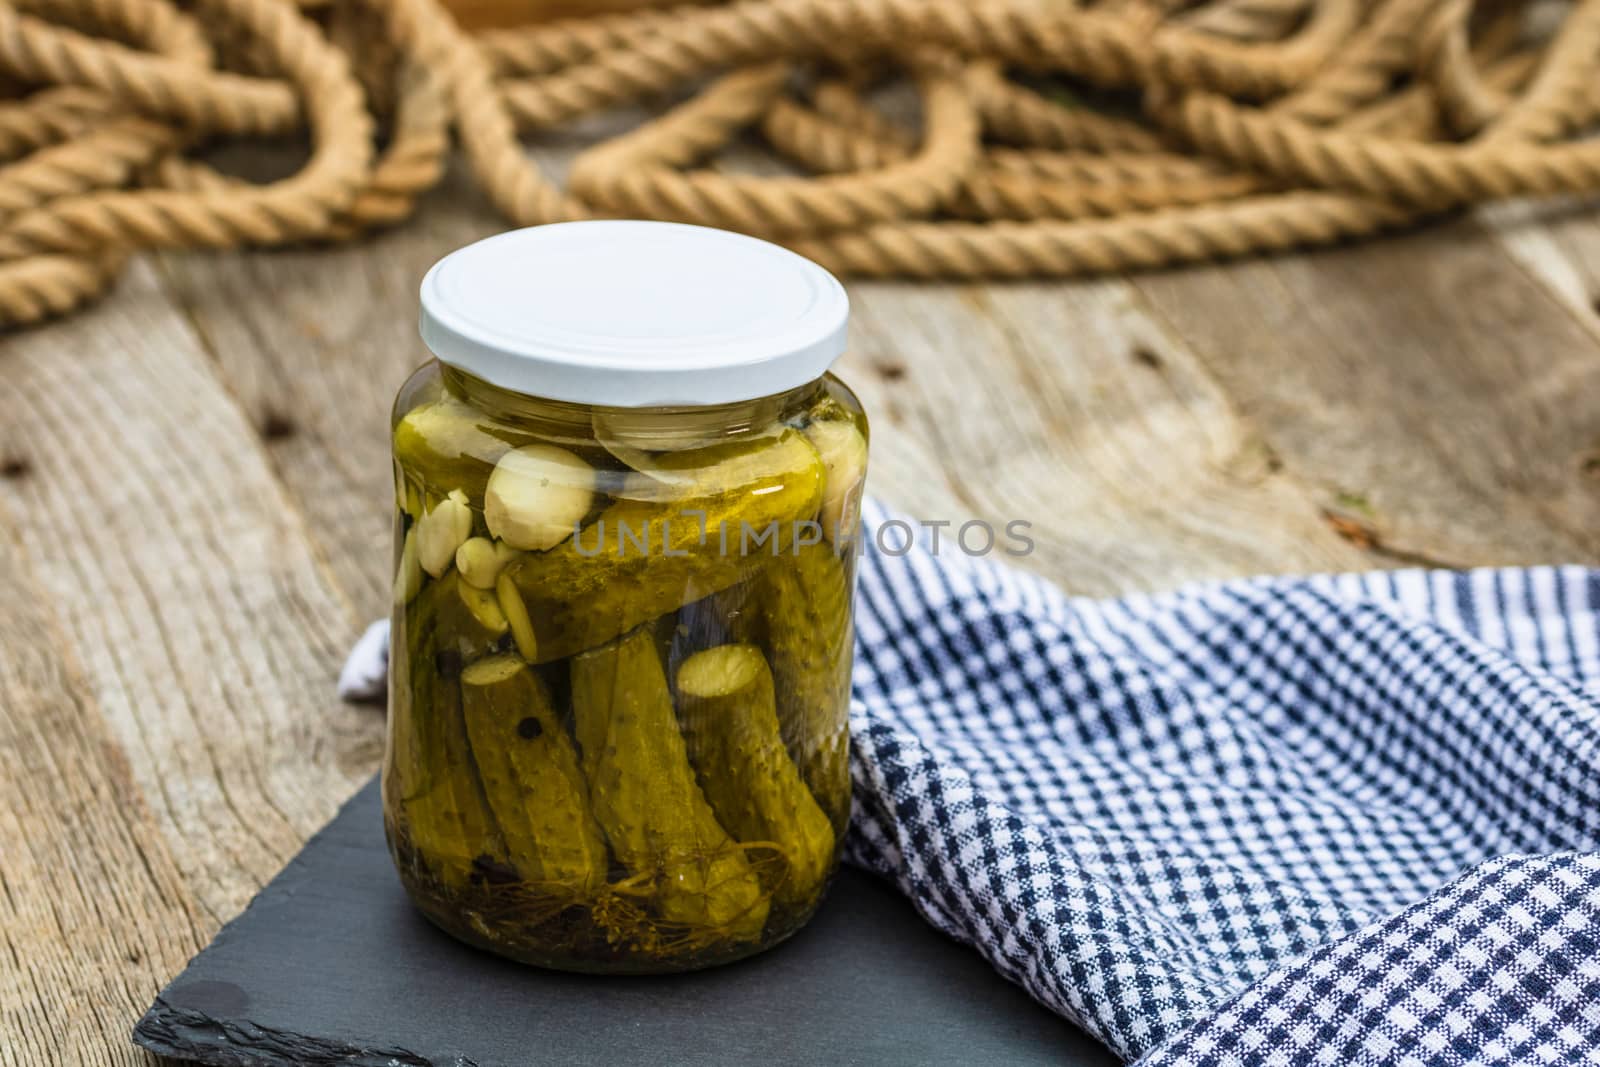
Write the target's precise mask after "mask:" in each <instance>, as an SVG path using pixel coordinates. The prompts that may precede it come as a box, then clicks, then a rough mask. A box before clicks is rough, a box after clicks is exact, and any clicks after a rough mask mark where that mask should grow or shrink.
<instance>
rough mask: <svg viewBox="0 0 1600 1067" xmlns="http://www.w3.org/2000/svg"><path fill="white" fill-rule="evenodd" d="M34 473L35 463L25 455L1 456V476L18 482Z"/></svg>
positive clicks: (9, 480)
mask: <svg viewBox="0 0 1600 1067" xmlns="http://www.w3.org/2000/svg"><path fill="white" fill-rule="evenodd" d="M32 473H33V464H32V463H30V462H29V461H28V460H27V459H26V458H24V457H23V456H6V457H4V458H0V478H4V479H5V480H6V481H8V482H18V481H21V480H22V479H24V478H26V477H27V476H28V475H30V474H32Z"/></svg>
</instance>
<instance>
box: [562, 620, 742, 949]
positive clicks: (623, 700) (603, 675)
mask: <svg viewBox="0 0 1600 1067" xmlns="http://www.w3.org/2000/svg"><path fill="white" fill-rule="evenodd" d="M572 707H573V717H574V723H575V732H576V734H577V739H578V745H579V747H580V748H581V749H582V765H583V770H584V777H585V778H586V779H587V780H588V782H589V801H590V805H591V807H592V808H593V810H594V814H595V818H596V820H597V821H598V822H599V824H600V828H601V829H602V830H604V831H605V834H606V837H607V839H608V840H609V841H610V842H611V848H612V851H613V852H614V853H615V854H616V857H617V859H618V860H619V861H620V862H621V863H622V865H623V866H624V867H625V868H627V870H628V871H629V872H630V874H631V875H633V876H634V877H635V878H637V879H641V880H642V881H643V883H644V885H645V886H646V887H647V888H649V889H650V890H652V891H653V894H654V902H655V907H656V910H657V912H658V913H659V914H660V916H661V918H662V919H663V920H665V921H666V922H669V923H674V924H681V925H683V926H686V927H689V928H690V932H689V938H688V939H687V940H688V941H689V943H690V944H705V945H709V944H713V943H716V942H727V941H732V942H740V941H753V940H755V939H757V938H759V937H760V936H761V929H762V927H763V926H764V925H765V924H766V920H767V911H768V906H769V902H768V899H767V897H766V896H765V895H764V894H763V893H762V890H761V883H760V881H759V879H758V878H757V877H756V873H755V871H754V870H753V869H752V868H751V866H750V862H749V860H748V859H747V858H746V857H745V851H744V850H743V849H742V848H741V847H740V846H739V844H738V843H737V842H735V841H734V840H733V838H731V837H729V836H728V833H727V831H726V830H724V829H723V828H722V826H721V824H719V823H718V822H717V819H716V816H715V815H714V814H713V813H712V811H711V807H710V805H709V804H708V803H707V802H706V798H705V795H704V794H703V793H702V792H701V791H700V786H699V785H698V784H697V783H696V782H695V777H694V770H693V769H692V768H691V767H690V766H689V755H688V752H687V750H686V749H685V747H684V743H683V735H682V733H681V732H680V731H679V729H678V721H677V717H676V715H675V713H674V711H673V707H672V694H671V692H670V691H669V690H668V688H667V679H666V675H665V673H664V672H663V671H662V668H661V657H660V654H659V653H658V652H657V650H656V638H655V634H654V633H653V632H652V630H651V628H650V627H641V628H639V629H637V630H634V631H633V632H631V633H629V634H627V635H625V636H623V637H621V638H619V639H618V640H616V641H614V642H612V643H610V644H607V645H605V646H603V647H601V648H597V649H593V650H591V651H589V652H585V653H583V654H582V655H580V656H577V657H575V658H574V659H573V660H572Z"/></svg>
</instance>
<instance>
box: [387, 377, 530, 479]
mask: <svg viewBox="0 0 1600 1067" xmlns="http://www.w3.org/2000/svg"><path fill="white" fill-rule="evenodd" d="M532 440H533V438H532V436H531V435H529V434H525V433H519V432H517V431H515V430H513V429H511V428H510V427H507V426H501V425H498V424H496V423H493V422H491V421H490V420H489V419H488V418H487V417H485V416H484V414H483V413H482V412H481V411H478V410H477V409H476V408H474V407H472V406H471V405H469V404H466V403H463V402H462V401H460V400H456V399H454V398H450V397H446V398H444V399H442V400H435V401H433V402H432V403H429V404H423V405H421V406H420V407H417V408H415V409H414V410H412V411H409V412H407V413H406V415H405V417H404V418H402V419H401V420H400V421H399V423H397V424H396V425H395V428H394V456H395V459H397V460H398V461H399V462H400V464H401V466H402V467H403V468H404V469H405V470H406V471H407V473H408V474H409V475H410V476H411V477H412V478H416V479H418V480H420V481H421V482H422V484H423V485H425V486H426V487H427V488H428V490H429V491H430V492H434V493H437V494H440V495H443V494H445V493H448V492H449V491H450V490H452V489H460V490H461V491H462V492H464V493H466V494H467V496H469V497H471V498H472V499H473V500H482V499H483V491H484V489H485V487H486V486H487V485H488V482H489V472H490V471H492V470H494V465H495V464H496V463H498V462H500V457H501V456H504V455H505V454H506V453H507V452H509V451H511V450H512V449H513V448H516V447H517V446H518V445H525V444H528V443H529V442H530V441H532Z"/></svg>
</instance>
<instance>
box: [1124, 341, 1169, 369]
mask: <svg viewBox="0 0 1600 1067" xmlns="http://www.w3.org/2000/svg"><path fill="white" fill-rule="evenodd" d="M1131 358H1132V359H1133V361H1134V362H1135V363H1137V364H1139V366H1141V367H1149V368H1150V369H1151V370H1160V369H1161V368H1162V367H1163V366H1164V365H1165V363H1166V361H1165V360H1163V359H1162V358H1161V354H1160V353H1159V352H1157V351H1156V350H1155V349H1153V348H1150V347H1148V346H1146V345H1137V346H1135V347H1134V350H1133V352H1132V353H1131Z"/></svg>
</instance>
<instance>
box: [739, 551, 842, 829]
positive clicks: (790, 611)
mask: <svg viewBox="0 0 1600 1067" xmlns="http://www.w3.org/2000/svg"><path fill="white" fill-rule="evenodd" d="M754 600H755V611H756V613H757V616H758V622H757V628H758V631H759V633H760V634H761V637H762V640H763V643H764V645H765V648H766V651H767V659H768V662H769V663H770V664H771V667H772V675H773V680H774V681H775V682H776V683H777V690H778V721H779V723H780V724H781V726H782V731H783V740H784V744H786V745H787V746H788V748H789V753H790V755H792V756H793V757H794V761H795V763H796V764H797V765H798V766H799V767H800V773H801V774H802V775H803V776H804V778H805V780H806V784H807V785H809V786H810V787H811V791H812V792H813V793H815V794H816V797H817V799H818V801H820V802H821V803H822V805H823V807H824V808H826V809H827V810H828V811H829V813H830V814H831V815H832V816H833V817H834V818H835V819H839V818H842V817H843V815H844V812H843V811H842V810H841V809H842V808H843V805H842V804H841V803H840V802H839V800H840V798H843V797H845V796H848V795H849V778H850V771H849V765H848V760H849V732H848V731H849V722H848V712H849V702H850V661H851V653H852V652H853V651H854V650H853V649H852V647H851V643H850V584H849V572H848V571H847V570H846V563H845V561H844V560H841V559H840V558H839V557H837V556H835V555H834V553H833V550H832V549H831V548H830V547H829V546H828V545H827V544H825V543H821V542H818V543H815V544H808V545H802V546H800V547H799V548H797V549H796V550H795V551H794V552H792V553H790V554H789V555H786V556H784V557H783V558H781V559H778V560H774V561H773V562H772V563H771V564H769V565H768V566H767V569H766V570H765V571H764V572H763V573H762V576H761V580H760V585H759V586H758V588H757V590H756V592H755V594H754Z"/></svg>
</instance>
